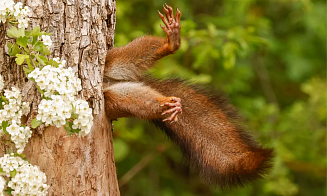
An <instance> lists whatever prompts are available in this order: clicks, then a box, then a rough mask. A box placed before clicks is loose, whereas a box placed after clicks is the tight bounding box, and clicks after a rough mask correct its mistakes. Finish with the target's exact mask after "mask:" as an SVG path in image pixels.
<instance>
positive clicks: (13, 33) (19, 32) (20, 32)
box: [7, 26, 25, 38]
mask: <svg viewBox="0 0 327 196" xmlns="http://www.w3.org/2000/svg"><path fill="white" fill-rule="evenodd" d="M7 35H8V37H11V38H19V37H23V36H25V30H24V28H20V29H17V28H16V27H14V26H12V27H11V28H10V29H9V30H8V31H7Z"/></svg>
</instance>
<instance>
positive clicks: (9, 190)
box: [4, 187, 14, 195]
mask: <svg viewBox="0 0 327 196" xmlns="http://www.w3.org/2000/svg"><path fill="white" fill-rule="evenodd" d="M11 191H14V189H12V188H10V187H7V189H6V190H4V192H5V193H6V194H7V195H11Z"/></svg>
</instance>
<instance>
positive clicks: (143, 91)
mask: <svg viewBox="0 0 327 196" xmlns="http://www.w3.org/2000/svg"><path fill="white" fill-rule="evenodd" d="M163 11H164V13H165V16H166V17H165V16H164V15H163V14H161V13H160V12H159V11H158V13H159V17H160V18H161V19H162V21H163V23H164V25H165V26H161V28H162V29H163V31H164V32H166V34H167V38H161V37H155V36H144V37H141V38H137V39H135V40H133V41H132V42H130V43H129V44H127V45H126V46H124V47H118V48H113V49H111V50H109V51H108V53H107V56H106V63H105V68H104V79H105V80H106V81H107V82H106V84H105V85H106V87H105V88H104V97H105V107H106V115H107V118H108V119H116V118H121V117H138V118H140V119H146V120H150V121H152V122H153V123H154V124H156V125H157V126H158V127H160V128H161V129H163V130H164V131H165V133H166V134H167V135H168V137H169V138H170V139H171V140H172V141H173V142H175V143H176V144H177V145H178V146H179V147H180V148H181V151H182V153H183V156H184V157H185V159H186V160H187V161H188V163H189V164H190V166H192V167H195V168H197V169H198V170H199V171H200V174H201V177H202V178H203V179H204V180H205V181H206V182H208V183H210V184H215V185H218V186H221V187H226V186H229V187H231V186H238V185H243V184H246V183H248V182H251V181H253V180H256V179H258V178H260V177H262V175H263V174H265V172H266V171H267V169H269V168H271V167H272V164H271V159H272V157H273V150H272V149H269V148H263V147H262V146H260V145H259V144H258V143H257V142H255V141H254V140H253V139H252V137H251V136H250V135H249V134H248V133H247V132H245V131H244V129H243V128H242V126H241V125H239V124H238V123H237V115H235V110H234V109H233V107H232V106H231V105H230V104H228V103H227V102H226V100H225V99H223V98H221V97H219V96H217V95H213V93H212V92H208V91H206V90H204V89H202V88H199V87H195V86H190V85H188V84H187V82H185V81H178V80H156V79H150V78H149V77H147V76H146V75H145V74H144V73H143V72H144V71H145V70H147V69H149V68H151V67H152V66H153V65H154V64H155V62H156V61H157V60H159V59H161V58H163V57H165V56H167V55H169V54H173V53H175V52H176V51H177V50H178V49H179V47H180V45H181V36H180V32H181V26H180V18H181V12H180V11H179V10H178V9H177V13H176V15H175V16H174V14H173V9H172V8H171V7H170V6H168V5H165V6H164V8H163Z"/></svg>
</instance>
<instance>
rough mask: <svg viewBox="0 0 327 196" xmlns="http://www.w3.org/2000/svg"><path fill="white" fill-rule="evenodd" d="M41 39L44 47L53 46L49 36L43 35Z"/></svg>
mask: <svg viewBox="0 0 327 196" xmlns="http://www.w3.org/2000/svg"><path fill="white" fill-rule="evenodd" d="M41 37H42V40H43V44H44V45H46V46H48V48H49V47H50V46H52V40H51V37H50V36H49V35H42V36H41Z"/></svg>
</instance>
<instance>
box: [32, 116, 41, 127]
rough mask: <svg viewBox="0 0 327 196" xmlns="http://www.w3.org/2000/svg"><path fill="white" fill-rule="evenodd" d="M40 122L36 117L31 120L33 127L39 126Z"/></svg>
mask: <svg viewBox="0 0 327 196" xmlns="http://www.w3.org/2000/svg"><path fill="white" fill-rule="evenodd" d="M41 124H42V121H40V120H37V119H36V118H34V119H33V120H32V122H31V125H32V128H33V129H35V128H36V127H38V126H40V125H41Z"/></svg>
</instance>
